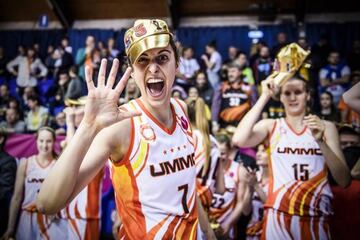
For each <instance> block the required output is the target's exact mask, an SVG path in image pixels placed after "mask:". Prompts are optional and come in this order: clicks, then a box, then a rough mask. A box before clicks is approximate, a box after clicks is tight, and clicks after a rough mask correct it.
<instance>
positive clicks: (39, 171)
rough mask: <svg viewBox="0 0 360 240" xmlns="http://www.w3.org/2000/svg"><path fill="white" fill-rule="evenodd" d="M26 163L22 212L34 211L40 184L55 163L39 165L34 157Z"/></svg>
mask: <svg viewBox="0 0 360 240" xmlns="http://www.w3.org/2000/svg"><path fill="white" fill-rule="evenodd" d="M24 161H26V167H25V169H26V170H25V174H26V176H25V186H24V200H23V202H22V205H21V209H22V210H26V211H31V212H33V211H36V205H35V201H36V196H37V194H38V192H39V190H40V187H41V184H42V182H43V181H44V180H45V177H46V176H47V175H48V173H49V171H50V169H51V168H52V167H53V166H54V164H55V161H54V160H53V161H50V162H49V163H48V164H47V165H45V166H43V165H41V164H40V163H39V162H38V160H37V158H36V155H34V156H31V157H29V158H28V159H26V160H24Z"/></svg>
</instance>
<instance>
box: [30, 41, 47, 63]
mask: <svg viewBox="0 0 360 240" xmlns="http://www.w3.org/2000/svg"><path fill="white" fill-rule="evenodd" d="M32 48H33V49H34V52H35V56H36V57H38V58H40V60H41V61H43V60H44V59H45V58H44V56H43V55H42V54H41V51H40V44H39V43H38V42H36V43H34V44H33V46H32Z"/></svg>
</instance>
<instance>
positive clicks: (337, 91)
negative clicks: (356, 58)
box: [319, 51, 350, 105]
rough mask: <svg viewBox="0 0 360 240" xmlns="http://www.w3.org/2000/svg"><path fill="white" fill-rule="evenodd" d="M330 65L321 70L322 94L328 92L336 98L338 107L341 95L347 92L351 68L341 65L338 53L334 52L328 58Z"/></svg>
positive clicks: (335, 101)
mask: <svg viewBox="0 0 360 240" xmlns="http://www.w3.org/2000/svg"><path fill="white" fill-rule="evenodd" d="M328 63H329V64H328V65H326V66H325V67H323V68H321V69H320V72H319V80H320V87H321V88H320V92H321V93H322V92H324V91H328V92H330V93H331V94H332V95H333V97H334V103H335V104H336V105H337V104H338V103H339V101H340V98H341V95H342V94H343V93H344V92H345V90H346V88H347V84H348V83H349V79H350V68H349V67H348V66H347V65H345V64H343V63H340V54H339V52H338V51H332V52H331V53H330V54H329V56H328Z"/></svg>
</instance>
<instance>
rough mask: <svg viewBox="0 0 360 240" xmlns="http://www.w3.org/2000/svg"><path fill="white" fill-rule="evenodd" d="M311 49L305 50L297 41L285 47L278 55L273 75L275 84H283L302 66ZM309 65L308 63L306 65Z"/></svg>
mask: <svg viewBox="0 0 360 240" xmlns="http://www.w3.org/2000/svg"><path fill="white" fill-rule="evenodd" d="M309 54H310V51H305V50H304V49H302V48H301V47H300V46H299V45H297V44H296V43H291V44H288V45H286V46H285V47H283V48H282V49H281V50H280V52H279V53H278V55H277V56H276V61H275V66H274V71H273V73H272V74H271V77H272V78H274V82H275V84H277V85H278V86H282V85H283V84H284V83H285V82H286V81H287V80H289V79H290V78H291V77H292V76H293V75H294V74H295V72H296V71H297V70H298V69H299V68H300V67H301V65H302V64H303V62H304V60H305V59H306V57H307V56H308V55H309ZM305 67H308V65H305Z"/></svg>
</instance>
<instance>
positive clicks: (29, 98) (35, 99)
mask: <svg viewBox="0 0 360 240" xmlns="http://www.w3.org/2000/svg"><path fill="white" fill-rule="evenodd" d="M29 100H31V101H34V102H37V103H38V104H39V105H40V98H39V96H38V95H34V94H33V95H30V96H29V97H28V101H29Z"/></svg>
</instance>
